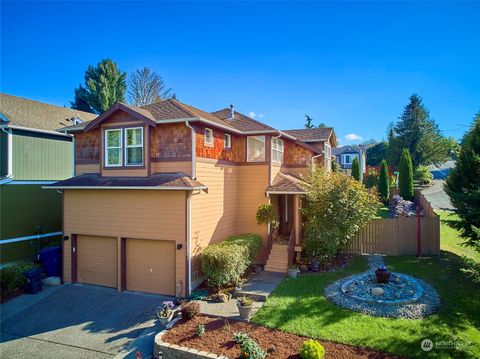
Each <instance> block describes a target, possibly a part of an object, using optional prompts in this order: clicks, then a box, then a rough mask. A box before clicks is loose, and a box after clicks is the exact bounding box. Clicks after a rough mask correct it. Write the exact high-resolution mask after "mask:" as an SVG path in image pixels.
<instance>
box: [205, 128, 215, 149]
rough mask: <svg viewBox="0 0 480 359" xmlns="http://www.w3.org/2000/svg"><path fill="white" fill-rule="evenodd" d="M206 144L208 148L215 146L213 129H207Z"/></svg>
mask: <svg viewBox="0 0 480 359" xmlns="http://www.w3.org/2000/svg"><path fill="white" fill-rule="evenodd" d="M205 144H206V145H207V146H213V130H212V129H211V128H206V129H205Z"/></svg>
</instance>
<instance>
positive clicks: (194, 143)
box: [185, 120, 197, 180]
mask: <svg viewBox="0 0 480 359" xmlns="http://www.w3.org/2000/svg"><path fill="white" fill-rule="evenodd" d="M185 125H186V126H187V127H188V128H189V129H190V132H191V134H192V161H191V162H192V178H193V179H194V180H196V179H197V174H196V168H197V167H196V158H197V156H196V147H197V146H196V142H197V139H196V137H197V136H196V135H195V129H194V128H193V127H192V126H191V125H190V123H189V122H188V120H186V121H185Z"/></svg>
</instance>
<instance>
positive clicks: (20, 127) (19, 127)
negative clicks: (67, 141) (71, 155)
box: [2, 125, 72, 138]
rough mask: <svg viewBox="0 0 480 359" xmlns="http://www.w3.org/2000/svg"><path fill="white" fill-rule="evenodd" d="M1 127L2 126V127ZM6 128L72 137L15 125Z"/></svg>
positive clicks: (66, 135)
mask: <svg viewBox="0 0 480 359" xmlns="http://www.w3.org/2000/svg"><path fill="white" fill-rule="evenodd" d="M2 127H3V126H2ZM6 127H9V128H12V129H14V130H21V131H30V132H38V133H45V134H48V135H54V136H61V137H69V138H71V137H72V135H70V134H66V133H61V132H57V131H49V130H41V129H38V128H32V127H23V126H15V125H8V126H6Z"/></svg>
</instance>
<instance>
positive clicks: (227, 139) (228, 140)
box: [224, 133, 232, 148]
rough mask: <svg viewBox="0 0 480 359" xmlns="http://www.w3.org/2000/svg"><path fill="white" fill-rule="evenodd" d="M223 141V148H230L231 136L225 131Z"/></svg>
mask: <svg viewBox="0 0 480 359" xmlns="http://www.w3.org/2000/svg"><path fill="white" fill-rule="evenodd" d="M224 141H225V148H232V136H230V135H229V134H228V133H226V134H225V136H224Z"/></svg>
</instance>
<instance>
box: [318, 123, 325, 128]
mask: <svg viewBox="0 0 480 359" xmlns="http://www.w3.org/2000/svg"><path fill="white" fill-rule="evenodd" d="M325 127H327V125H325V122H320V123H319V124H318V128H325Z"/></svg>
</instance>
